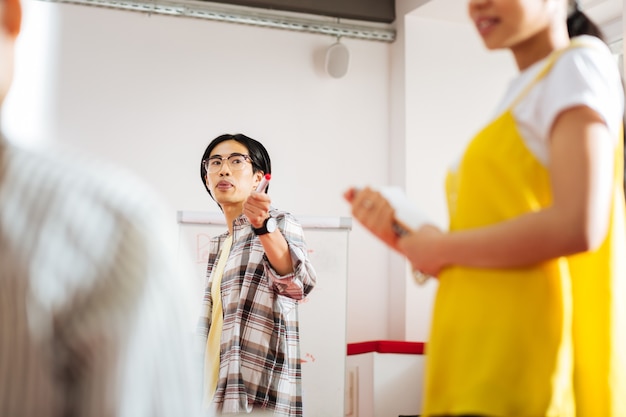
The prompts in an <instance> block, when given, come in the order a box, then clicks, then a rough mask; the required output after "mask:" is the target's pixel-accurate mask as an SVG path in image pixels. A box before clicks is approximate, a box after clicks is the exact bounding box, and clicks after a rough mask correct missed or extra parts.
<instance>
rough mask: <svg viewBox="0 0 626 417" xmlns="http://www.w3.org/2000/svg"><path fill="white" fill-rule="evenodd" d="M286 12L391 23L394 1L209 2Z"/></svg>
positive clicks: (260, 0) (220, 0) (243, 0)
mask: <svg viewBox="0 0 626 417" xmlns="http://www.w3.org/2000/svg"><path fill="white" fill-rule="evenodd" d="M210 1H211V2H212V3H223V4H232V5H237V6H246V7H256V8H262V9H272V10H279V11H287V12H298V13H307V14H313V15H321V16H328V17H335V18H342V19H350V20H360V21H365V22H379V23H391V22H393V21H394V20H395V18H396V14H395V0H210Z"/></svg>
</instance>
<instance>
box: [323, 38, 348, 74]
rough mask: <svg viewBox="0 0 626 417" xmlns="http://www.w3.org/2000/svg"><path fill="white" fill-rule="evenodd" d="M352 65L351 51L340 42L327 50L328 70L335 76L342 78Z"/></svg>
mask: <svg viewBox="0 0 626 417" xmlns="http://www.w3.org/2000/svg"><path fill="white" fill-rule="evenodd" d="M349 66H350V51H348V48H347V47H346V46H345V45H343V44H342V43H340V42H339V41H337V42H335V43H334V44H333V45H331V46H329V47H328V49H327V50H326V72H327V73H328V75H330V76H331V77H333V78H341V77H343V76H344V75H346V73H347V72H348V67H349Z"/></svg>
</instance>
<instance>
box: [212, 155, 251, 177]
mask: <svg viewBox="0 0 626 417" xmlns="http://www.w3.org/2000/svg"><path fill="white" fill-rule="evenodd" d="M224 160H226V162H227V163H228V168H229V169H230V170H231V171H241V170H242V169H244V168H245V167H246V162H250V163H251V164H252V159H250V157H249V156H248V155H244V154H241V153H231V154H230V155H228V156H221V155H213V156H212V157H210V158H209V159H205V160H204V161H202V164H203V165H204V169H206V171H207V172H210V173H211V174H214V173H216V172H219V171H221V170H222V164H223V163H224V162H223V161H224Z"/></svg>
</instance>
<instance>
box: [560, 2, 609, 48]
mask: <svg viewBox="0 0 626 417" xmlns="http://www.w3.org/2000/svg"><path fill="white" fill-rule="evenodd" d="M570 4H571V6H570V13H569V14H568V15H567V33H568V34H569V37H570V38H573V37H575V36H581V35H591V36H595V37H596V38H600V39H601V40H602V41H604V42H606V40H605V39H604V34H603V33H602V31H601V30H600V28H599V27H598V25H596V24H595V23H594V22H593V21H592V20H591V19H589V17H588V16H587V15H586V14H585V13H583V11H582V10H580V8H579V6H578V1H574V2H572V1H571V0H570Z"/></svg>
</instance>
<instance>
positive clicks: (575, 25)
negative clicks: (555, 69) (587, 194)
mask: <svg viewBox="0 0 626 417" xmlns="http://www.w3.org/2000/svg"><path fill="white" fill-rule="evenodd" d="M569 8H570V10H569V13H568V16H567V33H568V34H569V37H570V38H573V37H575V36H580V35H591V36H595V37H596V38H599V39H601V40H602V41H604V42H605V43H606V40H605V39H604V35H603V34H602V31H601V30H600V28H599V27H598V26H597V25H596V24H595V23H593V21H592V20H591V19H589V17H588V16H587V15H586V14H585V13H583V12H582V10H580V7H579V5H578V0H569ZM622 89H624V79H623V78H622ZM622 126H626V109H625V114H624V116H623V117H622ZM623 141H624V161H625V164H624V193H625V194H626V135H623Z"/></svg>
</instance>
